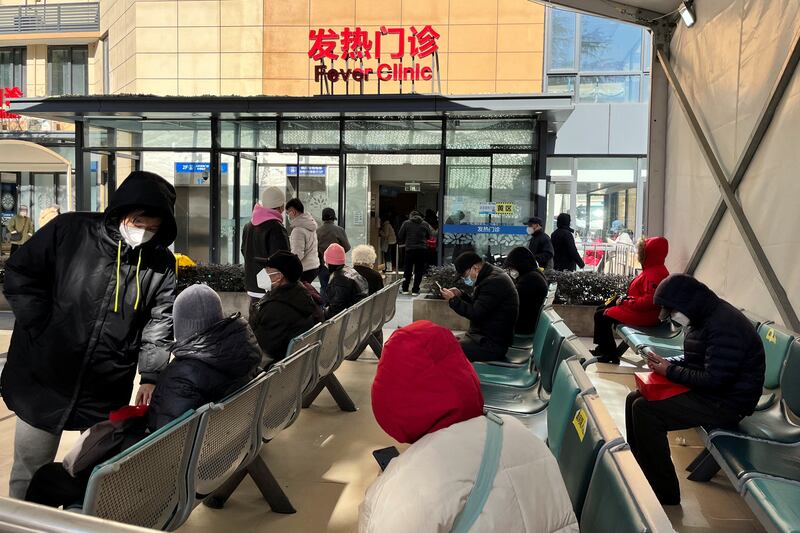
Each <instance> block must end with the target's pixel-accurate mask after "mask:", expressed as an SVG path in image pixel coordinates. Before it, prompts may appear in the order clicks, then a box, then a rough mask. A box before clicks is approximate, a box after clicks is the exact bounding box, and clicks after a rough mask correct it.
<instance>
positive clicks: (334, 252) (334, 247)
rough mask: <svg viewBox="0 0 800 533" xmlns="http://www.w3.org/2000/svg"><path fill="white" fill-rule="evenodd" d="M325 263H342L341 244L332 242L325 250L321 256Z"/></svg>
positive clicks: (342, 252) (342, 251) (342, 249)
mask: <svg viewBox="0 0 800 533" xmlns="http://www.w3.org/2000/svg"><path fill="white" fill-rule="evenodd" d="M322 258H323V259H324V260H325V264H327V265H343V264H344V248H342V245H341V244H337V243H333V244H331V245H330V246H328V249H327V250H325V254H324V255H323V257H322Z"/></svg>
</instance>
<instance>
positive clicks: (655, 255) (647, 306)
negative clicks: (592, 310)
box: [605, 237, 669, 327]
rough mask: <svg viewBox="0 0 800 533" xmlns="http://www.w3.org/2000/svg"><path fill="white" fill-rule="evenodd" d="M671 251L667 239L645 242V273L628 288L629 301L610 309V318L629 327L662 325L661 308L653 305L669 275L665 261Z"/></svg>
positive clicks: (659, 238)
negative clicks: (657, 291) (657, 293)
mask: <svg viewBox="0 0 800 533" xmlns="http://www.w3.org/2000/svg"><path fill="white" fill-rule="evenodd" d="M668 252H669V242H668V241H667V239H665V238H664V237H652V238H650V239H647V240H646V241H645V245H644V256H645V257H644V264H643V265H642V273H641V274H639V275H638V276H636V278H635V279H634V280H633V281H632V282H631V284H630V286H629V287H628V298H629V299H627V300H625V301H624V302H622V304H621V305H617V306H614V307H611V308H609V309H608V310H607V311H606V313H605V314H606V316H609V317H611V318H614V319H616V320H619V321H620V322H622V323H623V324H627V325H629V326H638V327H646V326H656V325H658V323H659V320H658V313H659V311H660V308H659V306H657V305H656V304H654V303H653V295H654V294H655V292H656V288H657V287H658V284H659V283H661V280H663V279H664V278H666V277H667V276H669V271H668V270H667V267H666V266H664V260H665V259H666V258H667V253H668Z"/></svg>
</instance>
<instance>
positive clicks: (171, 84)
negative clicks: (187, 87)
mask: <svg viewBox="0 0 800 533" xmlns="http://www.w3.org/2000/svg"><path fill="white" fill-rule="evenodd" d="M136 90H137V92H138V93H140V94H157V95H159V96H174V95H177V94H178V80H176V79H174V78H173V79H169V80H158V79H152V78H139V79H138V80H136Z"/></svg>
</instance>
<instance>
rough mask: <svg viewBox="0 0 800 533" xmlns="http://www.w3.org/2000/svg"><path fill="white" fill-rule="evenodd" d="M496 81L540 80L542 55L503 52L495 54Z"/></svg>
mask: <svg viewBox="0 0 800 533" xmlns="http://www.w3.org/2000/svg"><path fill="white" fill-rule="evenodd" d="M497 79H498V81H499V80H540V79H542V54H539V53H537V52H504V53H502V54H497Z"/></svg>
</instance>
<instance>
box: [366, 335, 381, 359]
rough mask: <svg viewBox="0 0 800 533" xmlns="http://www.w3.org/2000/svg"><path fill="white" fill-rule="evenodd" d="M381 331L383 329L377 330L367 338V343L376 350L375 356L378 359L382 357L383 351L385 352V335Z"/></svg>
mask: <svg viewBox="0 0 800 533" xmlns="http://www.w3.org/2000/svg"><path fill="white" fill-rule="evenodd" d="M381 333H382V332H381V331H376V332H374V333H373V334H371V335H370V336H369V338H368V339H367V344H369V347H370V348H372V351H373V352H375V357H377V358H378V359H380V358H381V353H382V352H383V335H381Z"/></svg>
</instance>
